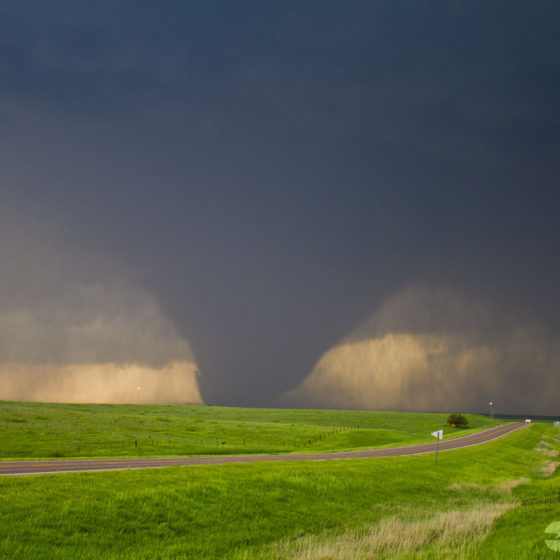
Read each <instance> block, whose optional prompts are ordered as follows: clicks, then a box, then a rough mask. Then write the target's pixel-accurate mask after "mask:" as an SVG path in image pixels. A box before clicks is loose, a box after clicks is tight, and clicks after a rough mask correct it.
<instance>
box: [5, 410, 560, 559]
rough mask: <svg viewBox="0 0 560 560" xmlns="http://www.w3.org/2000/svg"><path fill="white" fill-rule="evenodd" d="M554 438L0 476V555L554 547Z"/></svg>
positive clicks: (426, 554) (542, 550)
mask: <svg viewBox="0 0 560 560" xmlns="http://www.w3.org/2000/svg"><path fill="white" fill-rule="evenodd" d="M38 407H39V405H38ZM24 408H26V409H27V407H24ZM39 408H40V407H39ZM70 409H71V407H70ZM131 411H132V412H133V413H134V410H133V409H131ZM213 412H214V411H213ZM222 412H223V414H224V416H227V415H228V411H227V410H223V411H222ZM238 413H239V414H241V412H240V411H230V412H229V414H234V415H236V414H238ZM42 414H44V413H42ZM158 414H160V413H159V412H158ZM245 414H247V415H248V416H249V417H250V416H251V413H250V412H245ZM255 414H258V415H259V416H260V415H261V414H262V412H261V411H258V412H255ZM275 414H280V415H281V414H282V413H281V412H270V415H271V418H272V417H274V415H275ZM286 414H288V415H289V414H294V415H295V416H296V417H297V415H298V413H297V412H293V411H289V412H287V413H286ZM329 414H330V413H326V416H325V418H326V417H328V416H329ZM332 414H333V416H331V418H333V417H336V416H337V415H338V414H340V415H341V416H340V417H344V415H345V413H338V412H336V413H332ZM309 416H310V417H309V418H307V420H306V423H304V424H303V426H305V427H307V426H309V425H311V426H313V425H315V426H321V425H322V424H320V423H318V422H317V421H316V420H315V422H316V423H315V424H314V423H313V422H311V421H310V418H311V419H313V418H315V413H309ZM319 416H320V415H319ZM351 417H352V415H350V417H349V418H351ZM358 417H360V418H364V417H362V416H360V415H358ZM383 417H385V415H380V417H379V418H383ZM370 418H372V419H374V418H376V415H375V414H372V415H371V416H370ZM386 418H387V419H389V418H391V415H387V416H386ZM440 418H441V417H440ZM235 421H237V422H240V419H239V418H238V417H236V420H235ZM330 422H331V424H329V423H326V424H324V425H322V426H323V429H324V428H325V426H331V425H332V422H333V421H332V420H331V421H330ZM392 422H398V418H396V417H393V420H392ZM410 422H411V420H410V418H406V417H403V424H410ZM419 422H420V420H419ZM294 424H296V425H297V422H294ZM426 427H427V426H426V425H422V424H419V425H418V429H419V430H420V431H422V430H424V429H425V428H426ZM430 427H431V426H430ZM371 429H375V428H371ZM379 429H385V428H379ZM333 437H335V436H333ZM559 451H560V435H559V432H558V429H557V428H556V427H553V426H552V425H551V424H534V425H532V426H530V427H527V428H524V429H522V430H520V431H517V432H515V433H513V434H511V435H509V436H508V437H506V438H503V439H499V440H496V441H493V442H490V443H488V444H484V445H481V446H477V447H471V448H465V449H459V450H454V451H447V452H444V453H441V454H440V461H439V464H438V465H437V466H436V465H435V464H434V455H433V454H428V455H419V456H410V457H394V458H381V459H360V460H355V459H352V460H338V461H325V462H294V463H268V464H235V465H221V466H219V465H216V466H198V467H172V468H165V469H156V470H145V471H119V472H99V473H87V474H64V475H41V476H28V477H2V478H0V559H2V560H4V559H6V560H7V559H10V560H23V559H25V560H29V559H31V560H34V559H49V560H51V559H54V560H57V559H67V558H68V559H72V560H86V559H87V560H94V559H98V558H103V559H109V560H116V559H127V560H128V559H146V560H147V559H156V558H157V559H161V560H167V559H169V560H170V559H175V560H179V559H191V558H196V559H199V558H200V559H218V558H224V559H231V560H233V559H235V560H240V559H253V558H255V559H258V558H262V559H277V560H281V559H282V560H284V559H288V558H289V559H292V558H294V559H297V558H299V559H304V558H305V559H308V560H319V559H327V558H337V559H347V560H354V559H357V558H384V559H396V558H400V559H403V558H422V559H436V558H439V559H451V558H453V559H455V558H461V559H465V560H467V559H471V558H472V559H474V558H481V559H485V560H486V559H509V558H515V559H516V560H535V559H537V558H539V559H548V558H551V559H553V558H558V554H559V553H558V552H555V551H552V550H550V549H549V548H547V546H546V544H545V540H546V539H554V537H555V535H550V534H548V535H547V534H546V533H545V529H546V527H547V526H548V525H549V524H550V523H552V522H553V521H560V501H559V496H560V478H559V477H558V476H557V475H556V474H555V466H556V464H557V463H556V461H557V456H558V452H559Z"/></svg>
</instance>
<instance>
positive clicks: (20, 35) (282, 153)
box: [0, 0, 560, 410]
mask: <svg viewBox="0 0 560 560" xmlns="http://www.w3.org/2000/svg"><path fill="white" fill-rule="evenodd" d="M558 21H560V3H558V2H557V1H555V0H543V1H542V2H538V3H535V2H532V3H531V2H523V3H520V2H518V3H511V2H506V1H502V0H498V1H496V2H487V1H482V0H480V1H479V0H474V1H472V2H463V1H460V2H450V1H448V0H433V1H429V2H412V1H400V2H399V1H393V0H391V1H389V0H387V1H385V0H380V1H376V2H365V1H362V0H348V1H345V2H341V1H338V0H335V1H329V2H324V1H322V0H321V1H319V0H310V1H308V2H305V3H301V2H300V3H291V4H289V5H288V4H286V3H282V2H255V1H253V0H239V1H238V2H234V3H213V2H189V1H185V2H170V3H165V4H156V3H153V4H148V3H142V4H139V3H138V2H133V1H128V0H123V1H122V2H118V3H115V2H105V1H99V2H95V3H76V2H64V1H61V2H54V3H49V4H48V5H47V4H45V3H44V2H39V1H37V0H29V1H27V2H21V1H11V0H8V1H5V2H2V3H1V5H0V36H1V41H0V211H1V215H0V232H1V236H0V263H1V264H2V270H1V272H0V312H1V314H2V317H3V319H2V321H3V325H4V326H5V327H3V328H2V329H1V332H2V340H0V349H1V352H2V355H0V362H2V363H5V364H8V363H10V364H19V363H24V360H25V363H29V364H36V365H38V364H40V363H44V364H51V365H52V364H54V365H56V367H65V366H67V365H69V364H74V363H75V364H82V365H84V366H87V367H88V368H89V364H98V363H106V364H115V366H113V365H111V367H112V368H113V367H114V368H117V369H118V368H119V367H120V366H122V365H124V364H126V363H131V364H136V365H138V366H139V367H149V368H153V369H155V370H157V371H160V369H161V368H164V367H166V364H174V363H177V362H184V363H185V364H196V369H197V370H198V369H200V371H201V372H202V375H200V376H199V377H198V378H197V379H198V383H199V385H200V392H201V395H202V396H203V399H204V400H205V401H206V402H211V403H216V404H224V405H246V406H274V405H277V404H278V403H279V402H283V401H281V396H282V395H283V394H285V393H286V392H287V391H289V390H290V389H293V388H295V387H298V386H300V385H301V384H302V383H303V382H304V380H305V379H306V377H307V376H308V375H309V373H310V372H311V371H312V370H313V369H314V367H315V366H316V365H317V364H318V363H319V362H320V361H321V360H322V359H326V357H327V355H328V356H332V354H330V353H329V352H331V351H332V350H333V349H334V348H335V347H338V346H339V344H340V341H343V340H345V341H346V339H345V336H346V335H347V334H348V333H352V332H354V331H355V329H356V328H357V326H358V325H363V324H364V323H366V322H367V320H368V317H369V316H371V315H372V314H374V315H375V314H376V310H380V309H382V308H383V307H384V305H385V303H386V302H389V301H390V300H391V298H394V297H395V294H398V293H404V292H406V290H407V286H412V285H423V286H427V287H428V288H429V289H430V290H431V291H432V292H433V293H438V292H440V291H441V292H445V291H447V292H449V293H451V294H453V295H452V296H450V298H449V299H450V301H448V304H449V305H451V304H452V302H453V301H456V302H457V303H455V304H454V305H455V306H456V307H455V308H454V311H453V312H451V311H446V310H441V311H438V313H437V314H438V317H439V318H435V319H434V321H433V324H434V325H436V326H437V329H436V330H435V332H432V331H431V330H430V329H431V328H432V327H430V325H432V322H428V321H424V322H423V323H421V325H420V327H419V328H418V329H417V330H414V329H415V327H414V325H415V321H418V320H419V319H418V317H419V316H421V315H422V313H427V312H428V311H429V309H428V308H431V307H432V304H428V303H421V302H422V301H423V300H422V298H420V300H419V302H420V303H417V304H415V303H414V302H415V301H416V300H415V299H414V298H410V297H409V298H408V300H407V301H408V304H407V305H409V306H414V305H419V306H420V307H421V308H422V310H423V311H422V313H420V314H418V313H412V311H411V312H409V313H408V314H407V315H406V321H403V324H402V325H401V327H400V328H399V329H395V328H392V329H391V330H387V331H383V329H380V330H379V329H378V328H377V327H375V328H374V327H371V326H370V327H367V328H366V333H367V334H366V336H364V337H362V338H359V337H356V338H355V339H352V342H351V344H354V345H357V346H356V348H357V347H359V348H361V350H360V352H362V353H363V354H364V360H366V357H365V356H366V355H367V356H369V355H373V354H376V355H377V354H382V355H384V356H386V358H385V360H386V361H387V362H389V361H390V358H389V356H393V355H395V356H397V355H402V354H403V353H404V352H402V351H397V350H396V349H398V348H401V349H402V348H405V347H406V348H409V350H410V351H409V353H410V356H411V358H410V360H412V361H414V360H416V362H418V364H420V362H422V360H424V362H426V363H427V364H428V365H426V366H420V365H417V366H415V367H418V368H420V369H421V370H422V371H427V370H428V369H430V370H431V369H433V370H437V371H439V370H441V371H442V372H443V371H446V372H447V371H449V370H451V369H454V370H457V371H459V370H460V371H463V370H461V368H460V367H459V364H458V362H459V361H460V359H459V356H463V358H461V359H462V360H463V362H465V363H467V362H469V360H471V361H472V360H473V359H474V360H475V362H473V363H476V365H471V366H468V367H467V366H466V365H465V366H464V371H465V372H467V373H464V374H461V375H459V374H458V375H457V376H456V377H457V383H458V387H459V388H464V386H465V383H466V382H465V383H463V381H460V380H461V379H462V377H465V378H477V374H476V371H475V370H477V369H478V368H481V370H483V371H490V369H496V370H498V371H499V372H502V373H503V374H504V376H502V375H501V373H500V374H499V375H494V376H493V377H492V376H490V375H488V376H487V378H488V380H489V379H490V378H491V377H492V379H495V380H498V381H499V380H502V379H503V380H504V385H503V386H498V385H496V387H495V389H493V388H492V387H493V386H492V384H491V382H490V381H486V380H481V381H480V382H478V381H477V383H478V385H476V386H477V387H478V388H479V389H477V390H478V391H479V395H480V398H481V399H488V398H490V399H491V400H495V401H496V402H499V401H501V400H503V401H504V407H505V406H506V405H505V403H506V401H507V402H510V403H512V407H513V406H514V405H513V403H518V404H519V406H520V407H522V405H523V404H524V400H523V399H524V397H525V395H527V399H529V400H530V399H532V397H531V394H530V393H529V392H528V391H527V388H528V387H530V385H531V379H532V378H533V376H534V375H535V376H538V375H540V374H539V373H538V371H541V369H542V370H543V371H544V370H546V371H549V372H551V373H550V376H552V375H553V374H552V371H553V370H552V367H548V366H546V367H545V366H544V365H543V367H542V368H536V369H531V367H529V366H530V364H529V365H528V366H527V368H525V371H526V373H525V374H523V373H522V369H523V368H522V367H521V366H519V363H524V361H528V362H533V361H538V359H540V358H539V356H541V355H542V356H545V355H548V354H550V355H551V356H552V355H554V353H555V350H554V349H555V348H556V346H555V342H554V341H555V340H557V339H558V337H559V333H560V313H559V309H560V291H559V290H558V288H557V287H558V285H560V265H559V263H558V247H559V246H560V228H559V220H558V216H557V214H558V210H557V209H558V207H559V206H560V190H559V189H558V184H559V179H560V159H559V158H558V146H559V145H560V118H559V111H558V100H559V99H560V80H559V76H560V33H558V23H557V22H558ZM402 297H403V298H404V297H405V296H404V295H403V296H402ZM433 297H435V296H430V298H428V299H430V300H431V299H432V298H433ZM463 300H464V301H466V302H468V303H464V301H463ZM403 301H404V300H403ZM487 302H491V305H489V306H488V305H487ZM387 305H389V304H388V303H387ZM394 305H396V304H394ZM473 306H474V307H475V308H478V307H482V308H483V311H481V312H480V313H479V315H477V316H476V317H471V315H472V313H473V309H472V307H473ZM389 307H390V306H389ZM444 311H445V313H444ZM469 317H471V318H470V319H469ZM471 323H472V324H475V325H476V328H474V327H470V326H469V327H468V328H467V327H466V326H464V325H471ZM391 324H393V323H391ZM456 325H459V326H461V325H462V326H461V329H459V330H453V329H454V328H455V326H456ZM485 325H494V326H495V328H489V327H488V328H487V326H485ZM475 331H476V332H477V333H479V334H474V333H475ZM15 333H18V334H17V335H16V334H15ZM496 333H501V334H500V335H499V336H498V335H497V334H496ZM485 337H487V339H486V340H485ZM514 341H519V343H515V342H514ZM347 343H348V344H350V342H348V341H346V342H345V344H347ZM368 344H369V345H370V346H372V349H370V350H367V349H366V346H367V345H368ZM520 347H527V348H530V350H529V349H527V350H524V351H523V355H522V356H519V354H518V352H519V348H520ZM484 348H486V349H487V351H486V353H485V351H483V349H484ZM538 348H540V350H539V349H538ZM329 349H331V350H329ZM507 349H509V350H507ZM347 350H348V355H350V354H352V355H354V353H355V352H354V350H355V349H354V348H350V347H348V348H347ZM516 352H517V353H516ZM193 353H194V355H195V356H196V360H195V358H194V357H193ZM473 353H474V354H473ZM471 354H472V355H476V356H477V357H476V359H475V358H472V359H471V358H470V357H469V356H471ZM436 355H438V356H440V358H439V361H437V360H436V358H435V357H434V356H436ZM508 355H511V356H517V358H516V359H513V358H512V359H510V360H509V361H508V358H507V356H508ZM322 356H324V358H321V357H322ZM483 356H486V358H484V359H483ZM523 356H525V357H523ZM530 356H533V358H530ZM537 358H538V359H537ZM329 359H331V358H329ZM348 359H350V358H348ZM368 359H369V358H368ZM543 359H544V358H543ZM333 360H334V358H333ZM337 360H338V358H337ZM344 360H346V358H345V359H344ZM551 360H552V358H551ZM545 361H546V360H545ZM416 362H415V363H416ZM424 362H422V363H424ZM436 362H437V364H442V365H437V364H436ZM463 362H461V363H463ZM444 363H446V364H448V365H445V366H444V365H443V364H444ZM469 363H470V362H469ZM539 363H540V362H539ZM550 363H552V361H551V362H550ZM434 364H435V365H434ZM489 364H492V365H491V366H490V365H489ZM432 366H433V367H432ZM190 367H191V366H190V365H189V368H190ZM333 367H334V366H333ZM340 367H342V366H340ZM340 367H339V366H337V368H338V369H340ZM353 367H354V366H353ZM387 367H388V368H389V366H387ZM395 367H396V366H395ZM403 367H404V366H403ZM193 368H194V366H193ZM329 368H330V369H332V367H331V366H329ZM355 368H356V371H358V370H359V367H358V365H356V366H355ZM407 368H409V366H407ZM422 368H423V369H422ZM465 368H466V369H465ZM117 369H114V370H112V371H117ZM342 369H344V368H342ZM383 369H384V371H388V369H386V368H383ZM389 369H390V368H389ZM405 369H406V368H405ZM506 370H510V371H509V373H507V372H506ZM537 370H538V371H537ZM12 371H15V370H12ZM119 371H120V370H119ZM189 371H190V370H189ZM399 371H400V370H399ZM533 372H535V373H533ZM123 375H124V374H123ZM356 376H358V374H357V373H356ZM442 376H443V374H442ZM522 378H523V379H522ZM485 379H486V378H485ZM538 379H541V378H540V377H538ZM546 379H547V380H548V379H550V377H546ZM498 381H497V383H498ZM440 382H441V383H442V384H444V383H447V382H448V379H447V377H446V379H445V381H444V380H441V379H440ZM127 383H128V382H127ZM403 383H404V382H403ZM492 383H493V382H492ZM472 386H473V385H471V387H472ZM537 386H538V384H537ZM485 387H487V388H488V391H487V392H488V393H494V392H495V391H498V393H499V394H498V395H493V396H491V397H488V396H484V397H482V394H485V395H486V393H485V392H484V391H485V389H484V388H485ZM419 391H420V393H422V394H424V393H425V392H426V391H424V389H419ZM469 391H470V389H469V390H467V389H465V390H464V391H459V390H457V391H456V394H459V393H461V394H464V395H465V398H464V402H463V404H462V406H461V408H465V407H469V408H470V407H477V408H478V407H480V406H481V405H480V404H479V401H478V400H477V397H475V396H472V395H471V393H470V392H469ZM514 391H518V393H517V394H513V393H514ZM550 392H551V394H553V393H555V394H557V392H556V391H555V389H554V388H552V389H551V390H550ZM408 393H410V394H412V389H410V390H409V391H408V392H407V394H408ZM510 393H511V394H510ZM342 394H343V393H341V395H342ZM500 394H503V395H507V399H502V398H501V397H500V396H499V395H500ZM306 395H307V396H306V397H305V398H301V399H300V400H299V401H298V402H299V403H300V404H301V406H306V405H307V404H309V405H310V404H312V403H314V402H315V403H317V402H319V403H320V402H325V403H326V402H329V403H331V404H329V406H330V405H332V406H335V405H336V406H338V405H339V404H340V403H338V404H337V403H336V402H335V401H333V400H328V401H327V400H324V399H323V400H321V399H318V398H315V396H314V395H313V392H308V393H306ZM391 399H392V400H391ZM391 399H390V400H389V402H390V403H394V404H397V402H398V401H397V400H396V397H395V398H393V397H391ZM424 401H425V400H424V398H422V399H419V400H418V406H420V403H424ZM341 402H342V398H341ZM375 402H376V403H377V404H376V405H375V406H380V407H387V406H389V404H388V403H383V402H381V401H375ZM439 402H440V401H437V402H435V404H434V406H435V405H436V404H437V405H438V406H439ZM481 402H482V401H481ZM543 402H547V403H548V401H543ZM344 403H346V404H345V405H348V406H349V405H350V404H351V403H354V404H352V406H366V404H365V403H362V402H361V401H359V400H355V399H354V400H353V399H351V398H349V397H348V398H346V397H345V398H344ZM530 403H533V401H532V400H531V401H530ZM459 404H461V403H457V407H459ZM526 404H529V401H528V402H527V403H526ZM367 406H368V407H369V406H370V404H369V401H368V404H367ZM403 406H407V407H408V406H409V403H406V404H405V405H403ZM421 406H428V404H427V401H426V404H422V405H421ZM508 406H509V405H508ZM531 406H533V404H531ZM543 409H544V408H543ZM546 410H550V407H549V405H548V404H547V405H546Z"/></svg>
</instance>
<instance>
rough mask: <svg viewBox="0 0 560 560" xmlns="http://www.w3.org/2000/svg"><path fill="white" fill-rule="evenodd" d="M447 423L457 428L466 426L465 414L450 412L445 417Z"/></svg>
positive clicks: (467, 423)
mask: <svg viewBox="0 0 560 560" xmlns="http://www.w3.org/2000/svg"><path fill="white" fill-rule="evenodd" d="M447 423H448V424H450V425H451V426H458V427H459V428H466V427H467V426H468V425H469V421H468V420H467V418H466V416H463V415H462V414H450V415H449V416H448V417H447Z"/></svg>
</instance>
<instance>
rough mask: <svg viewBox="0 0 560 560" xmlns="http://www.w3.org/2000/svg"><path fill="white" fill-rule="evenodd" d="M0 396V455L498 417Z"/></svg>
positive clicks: (317, 437) (235, 448)
mask: <svg viewBox="0 0 560 560" xmlns="http://www.w3.org/2000/svg"><path fill="white" fill-rule="evenodd" d="M466 416H467V417H468V419H469V429H460V428H456V429H453V428H451V427H447V426H446V425H445V421H446V419H447V414H420V413H395V412H363V411H346V410H291V409H286V410H284V409H255V408H230V407H216V406H176V405H173V406H158V405H82V404H42V403H12V402H0V441H1V442H2V444H1V445H0V459H22V458H57V457H66V458H71V457H141V456H173V455H214V454H249V453H290V452H299V453H301V452H305V451H309V452H318V451H342V450H350V449H364V448H371V447H383V446H395V445H406V444H412V443H418V442H423V441H433V438H432V437H431V436H430V433H431V432H432V431H434V430H436V429H438V428H441V427H444V428H445V438H451V437H457V436H461V435H467V434H468V433H472V431H477V430H480V429H483V428H488V427H491V426H495V425H498V424H500V423H503V421H500V420H490V419H489V418H488V417H486V416H481V415H475V414H468V415H466Z"/></svg>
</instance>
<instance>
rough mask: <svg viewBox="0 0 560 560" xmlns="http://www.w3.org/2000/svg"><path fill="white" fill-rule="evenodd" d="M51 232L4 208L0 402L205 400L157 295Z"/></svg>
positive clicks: (187, 350) (0, 228) (185, 347)
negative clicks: (19, 217) (8, 213)
mask: <svg viewBox="0 0 560 560" xmlns="http://www.w3.org/2000/svg"><path fill="white" fill-rule="evenodd" d="M54 229H55V228H53V227H49V224H45V223H43V224H42V225H41V224H40V223H39V224H38V223H37V222H36V221H34V220H29V217H27V219H26V220H21V219H19V220H17V219H14V216H11V215H6V213H4V214H3V213H2V211H0V251H1V253H0V254H1V257H2V264H3V274H2V275H1V276H0V400H28V401H49V402H50V401H58V402H105V403H127V402H128V403H196V404H200V403H202V402H203V401H202V398H201V395H200V392H199V387H198V367H197V364H196V360H195V357H194V354H193V352H192V349H191V346H190V344H189V342H188V341H187V340H186V339H185V338H184V337H183V336H182V334H181V333H180V332H178V330H177V329H176V328H175V326H174V325H173V323H172V322H171V321H170V320H169V319H168V318H167V317H166V316H165V314H164V313H163V311H162V309H161V308H160V306H159V304H158V302H157V300H156V299H155V298H154V296H153V295H152V294H151V293H150V292H149V291H147V290H145V289H143V288H140V287H138V286H137V285H136V284H135V283H133V282H132V281H131V280H129V278H128V276H130V274H128V275H127V273H126V272H125V271H123V270H122V269H121V268H120V267H119V266H117V265H115V263H111V262H108V261H107V260H106V259H104V258H101V257H99V256H98V255H95V254H92V253H87V252H84V251H83V250H82V251H78V250H76V249H75V248H74V247H73V246H72V244H71V243H70V242H68V241H67V240H65V239H64V238H63V236H61V235H60V233H59V232H58V233H57V232H56V231H54ZM139 387H140V389H139Z"/></svg>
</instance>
